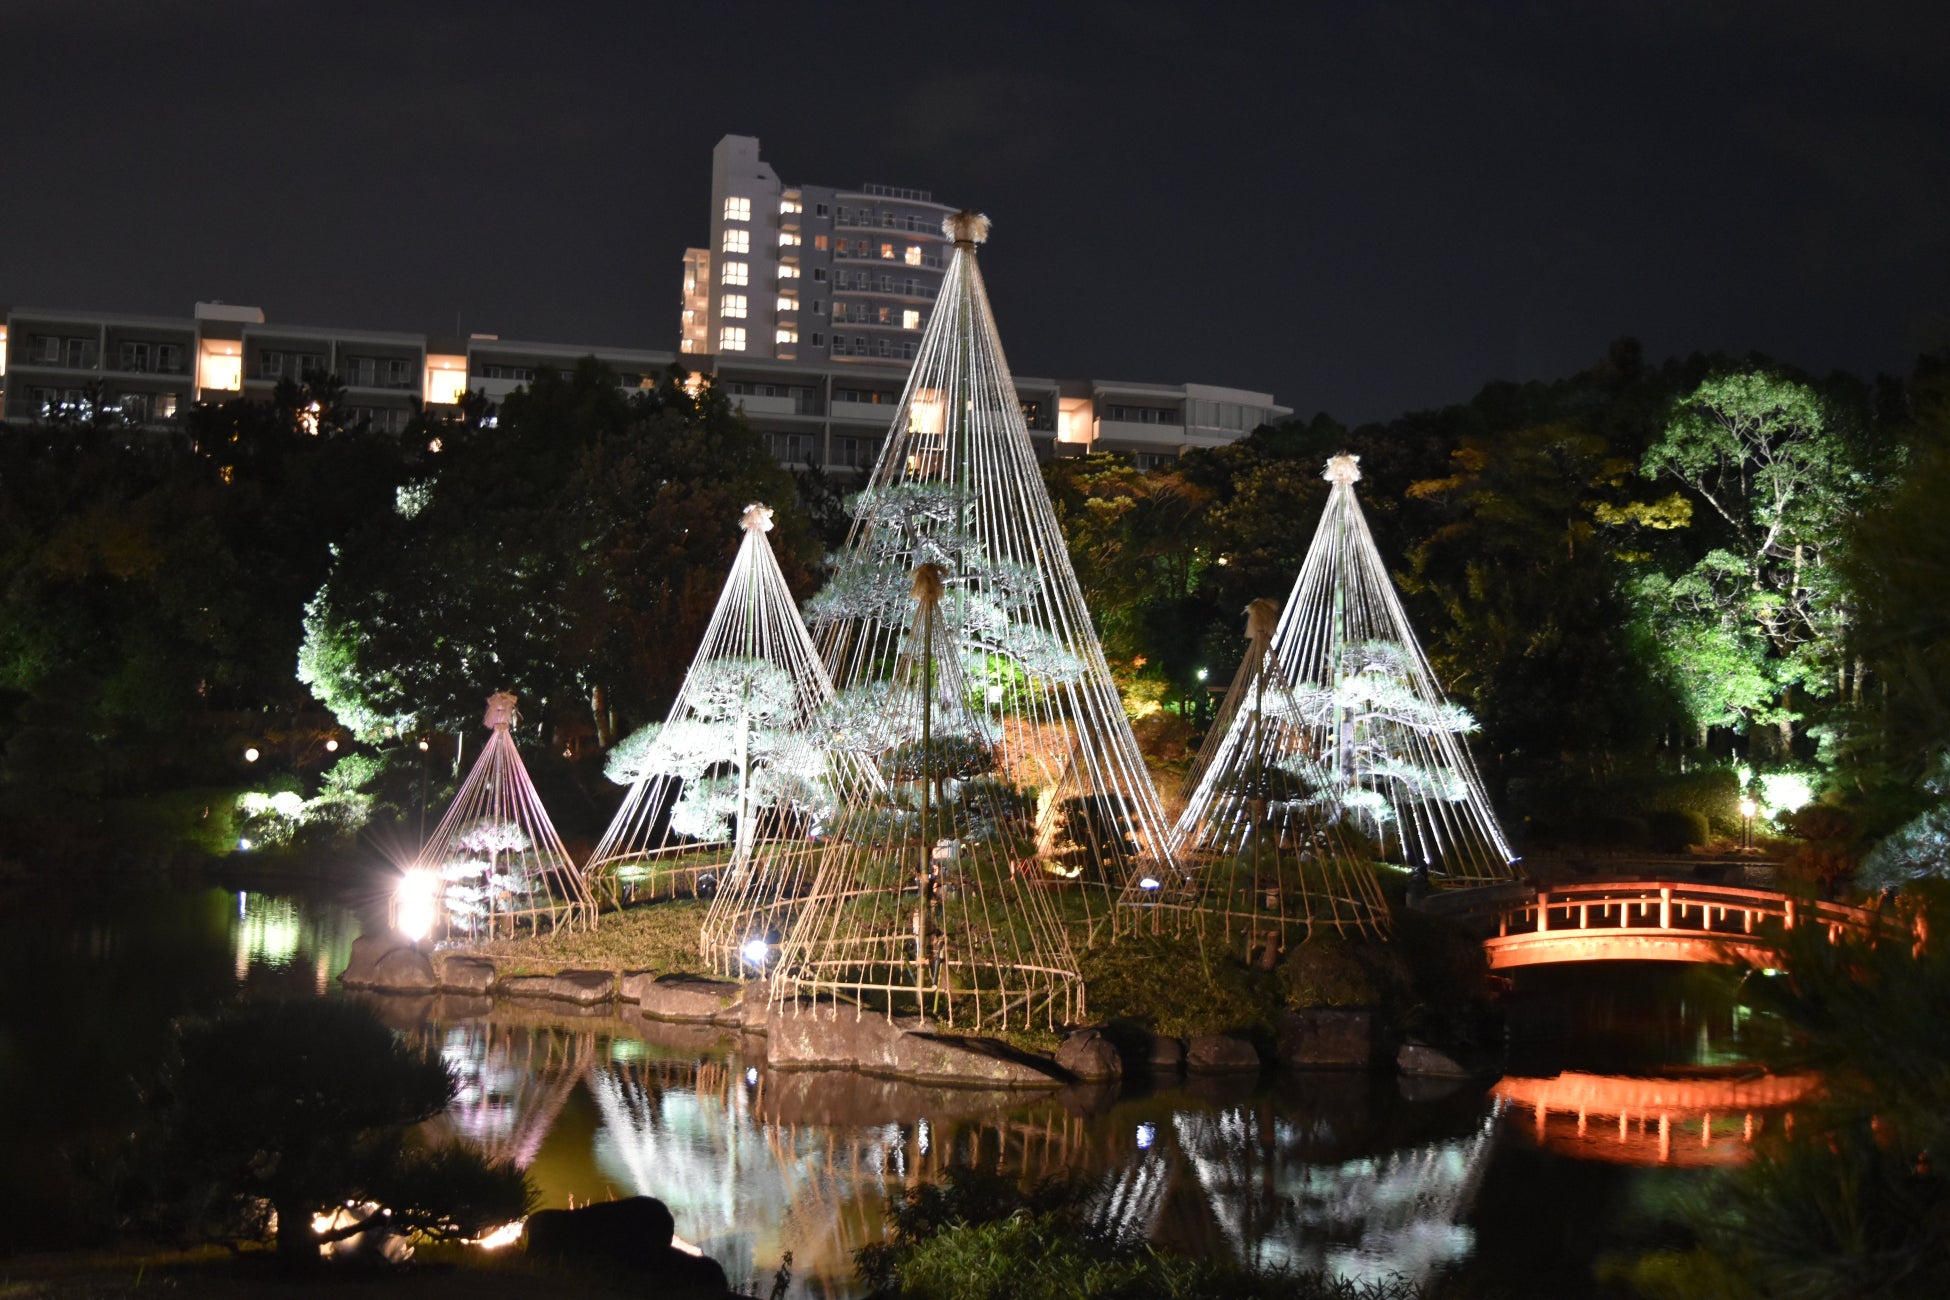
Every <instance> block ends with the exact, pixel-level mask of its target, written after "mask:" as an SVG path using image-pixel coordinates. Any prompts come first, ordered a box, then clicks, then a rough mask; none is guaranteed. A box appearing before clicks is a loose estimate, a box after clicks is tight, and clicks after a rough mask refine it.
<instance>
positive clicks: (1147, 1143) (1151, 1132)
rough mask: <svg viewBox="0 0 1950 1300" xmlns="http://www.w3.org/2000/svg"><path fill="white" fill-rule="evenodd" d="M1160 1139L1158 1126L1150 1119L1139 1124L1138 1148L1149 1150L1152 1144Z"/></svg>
mask: <svg viewBox="0 0 1950 1300" xmlns="http://www.w3.org/2000/svg"><path fill="white" fill-rule="evenodd" d="M1157 1140H1158V1126H1157V1125H1156V1124H1153V1123H1151V1122H1149V1121H1148V1120H1147V1121H1146V1122H1145V1123H1143V1124H1140V1125H1138V1126H1137V1144H1138V1150H1140V1151H1149V1150H1150V1149H1151V1144H1152V1143H1153V1142H1156V1141H1157Z"/></svg>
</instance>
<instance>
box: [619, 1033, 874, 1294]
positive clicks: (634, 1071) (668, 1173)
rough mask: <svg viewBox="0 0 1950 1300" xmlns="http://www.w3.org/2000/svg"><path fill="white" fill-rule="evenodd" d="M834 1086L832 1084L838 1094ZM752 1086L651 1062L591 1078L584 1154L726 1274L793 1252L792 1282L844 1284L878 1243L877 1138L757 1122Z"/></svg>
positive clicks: (743, 1077)
mask: <svg viewBox="0 0 1950 1300" xmlns="http://www.w3.org/2000/svg"><path fill="white" fill-rule="evenodd" d="M842 1086H843V1085H842ZM761 1087H762V1084H761V1077H760V1076H759V1074H758V1072H757V1071H756V1070H741V1069H740V1068H739V1067H738V1066H737V1065H736V1064H735V1063H731V1064H728V1063H727V1062H725V1061H721V1060H718V1061H714V1060H669V1059H663V1060H658V1059H652V1060H644V1061H635V1062H631V1063H629V1064H611V1065H607V1066H605V1067H603V1068H602V1069H599V1070H596V1071H593V1072H592V1073H591V1074H590V1076H589V1091H590V1094H591V1095H592V1096H593V1097H594V1098H595V1100H596V1106H597V1109H598V1110H599V1111H600V1112H601V1114H602V1127H601V1129H600V1130H599V1131H598V1132H597V1135H596V1141H595V1157H596V1162H597V1164H598V1166H599V1167H600V1168H601V1169H602V1170H603V1172H604V1173H605V1174H606V1175H607V1176H609V1177H610V1178H612V1179H614V1180H615V1181H616V1182H617V1183H618V1184H619V1186H622V1187H627V1188H628V1191H629V1193H631V1194H638V1193H640V1194H642V1195H646V1196H655V1197H657V1198H658V1199H659V1200H661V1201H663V1202H664V1203H665V1204H666V1205H668V1206H669V1207H670V1210H671V1213H672V1215H673V1216H674V1217H675V1218H676V1220H677V1231H678V1234H679V1235H680V1236H683V1237H684V1238H685V1239H686V1240H689V1241H692V1242H695V1243H696V1244H697V1245H699V1246H700V1247H701V1248H702V1249H703V1250H704V1251H705V1252H706V1253H707V1254H712V1255H714V1256H716V1257H717V1258H719V1259H720V1260H722V1261H724V1262H725V1263H726V1265H727V1267H731V1268H732V1269H733V1275H734V1277H735V1276H736V1274H737V1267H736V1266H737V1265H738V1264H740V1263H743V1262H745V1261H749V1262H750V1264H751V1266H752V1267H753V1268H754V1269H766V1268H769V1267H771V1266H772V1265H774V1264H776V1263H777V1255H778V1252H779V1251H780V1250H785V1249H789V1250H791V1251H792V1252H793V1255H794V1259H795V1261H796V1268H797V1269H798V1270H799V1272H800V1273H801V1274H802V1275H813V1276H818V1275H825V1276H830V1277H833V1278H835V1279H840V1278H844V1277H846V1276H847V1275H848V1274H849V1272H850V1269H851V1254H850V1252H851V1249H852V1247H853V1246H856V1245H859V1244H861V1243H863V1242H866V1241H872V1240H875V1239H877V1238H878V1237H879V1235H880V1224H881V1223H882V1221H883V1218H884V1207H885V1202H884V1199H882V1198H881V1196H880V1189H881V1188H882V1186H883V1180H884V1179H885V1177H886V1175H887V1171H888V1170H890V1169H891V1168H892V1167H893V1166H894V1165H895V1164H896V1163H898V1160H897V1157H896V1155H895V1154H894V1153H893V1152H891V1151H890V1150H889V1130H894V1134H895V1136H894V1139H893V1140H895V1141H898V1136H897V1133H898V1131H897V1129H895V1126H891V1125H890V1126H887V1128H886V1129H876V1130H871V1131H868V1132H866V1133H858V1134H851V1135H848V1134H844V1133H842V1132H840V1131H837V1130H836V1129H834V1128H831V1127H827V1126H812V1125H794V1124H782V1123H776V1122H774V1123H767V1122H762V1121H761V1120H760V1119H759V1118H758V1116H757V1114H756V1109H757V1108H758V1107H759V1106H760V1105H761V1104H762V1097H761V1092H760V1089H761Z"/></svg>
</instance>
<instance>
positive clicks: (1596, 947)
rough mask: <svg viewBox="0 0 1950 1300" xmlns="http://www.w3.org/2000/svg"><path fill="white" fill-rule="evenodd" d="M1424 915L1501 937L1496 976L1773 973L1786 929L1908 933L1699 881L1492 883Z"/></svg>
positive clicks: (1831, 908)
mask: <svg viewBox="0 0 1950 1300" xmlns="http://www.w3.org/2000/svg"><path fill="white" fill-rule="evenodd" d="M1422 906H1423V908H1424V909H1425V910H1427V911H1430V912H1433V913H1436V914H1439V915H1442V916H1450V917H1454V918H1456V919H1458V920H1461V921H1465V922H1474V923H1476V924H1477V925H1478V926H1480V927H1481V928H1483V929H1484V930H1486V931H1488V930H1494V931H1495V933H1494V935H1493V936H1492V937H1489V938H1485V939H1484V940H1483V948H1484V951H1486V952H1487V953H1488V954H1489V958H1490V969H1492V970H1512V969H1515V968H1516V967H1519V966H1543V965H1548V964H1552V963H1558V962H1586V961H1678V962H1695V963H1700V962H1721V963H1731V962H1745V963H1748V964H1749V965H1753V966H1766V965H1768V964H1769V962H1770V961H1771V960H1773V959H1774V957H1775V955H1776V954H1777V952H1778V950H1779V944H1780V937H1781V934H1782V932H1783V931H1786V930H1793V929H1796V928H1799V927H1802V926H1810V925H1813V926H1820V927H1821V928H1822V929H1823V930H1824V931H1825V932H1826V933H1827V936H1828V939H1829V941H1830V942H1831V943H1832V942H1834V941H1836V940H1837V939H1839V938H1841V937H1842V936H1843V935H1844V934H1852V935H1857V936H1860V937H1864V938H1874V937H1877V936H1884V935H1896V934H1901V935H1905V936H1907V933H1908V932H1907V930H1906V929H1904V928H1902V927H1901V925H1900V924H1899V923H1898V922H1897V920H1896V918H1894V917H1886V916H1884V915H1883V914H1882V913H1881V912H1878V911H1873V910H1871V909H1868V908H1862V907H1851V906H1848V905H1847V904H1844V903H1819V902H1810V901H1809V900H1807V899H1805V898H1796V897H1794V896H1793V895H1791V894H1781V893H1775V892H1774V891H1772V890H1765V889H1745V888H1739V887H1736V886H1732V885H1712V884H1704V883H1700V882H1697V881H1678V880H1645V881H1602V882H1583V881H1580V882H1577V883H1565V884H1553V885H1548V886H1532V885H1495V886H1490V887H1488V888H1484V889H1459V890H1455V891H1453V892H1445V893H1441V894H1437V895H1434V896H1433V897H1431V898H1429V899H1427V900H1426V901H1424V903H1423V904H1422Z"/></svg>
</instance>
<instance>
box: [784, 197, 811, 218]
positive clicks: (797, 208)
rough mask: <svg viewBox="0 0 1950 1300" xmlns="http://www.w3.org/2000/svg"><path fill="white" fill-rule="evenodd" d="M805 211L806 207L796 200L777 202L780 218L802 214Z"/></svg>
mask: <svg viewBox="0 0 1950 1300" xmlns="http://www.w3.org/2000/svg"><path fill="white" fill-rule="evenodd" d="M805 210H806V205H805V204H803V203H801V202H800V201H799V200H798V199H794V198H783V199H780V200H779V215H780V216H790V215H792V214H793V213H795V212H804V211H805Z"/></svg>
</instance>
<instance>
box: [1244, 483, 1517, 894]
mask: <svg viewBox="0 0 1950 1300" xmlns="http://www.w3.org/2000/svg"><path fill="white" fill-rule="evenodd" d="M1359 461H1360V458H1359V457H1358V456H1347V455H1343V456H1336V457H1334V458H1333V459H1331V460H1330V461H1328V464H1327V472H1326V475H1325V477H1326V478H1327V479H1328V480H1329V481H1330V482H1331V483H1332V484H1333V488H1332V490H1331V491H1330V492H1329V493H1328V497H1327V506H1326V509H1325V511H1324V512H1323V513H1322V515H1321V520H1320V527H1319V528H1318V530H1317V531H1316V532H1315V533H1314V538H1313V542H1312V544H1311V545H1310V546H1309V547H1308V548H1307V556H1306V559H1305V560H1304V561H1303V562H1302V564H1301V567H1300V573H1299V576H1298V577H1297V578H1296V579H1295V581H1294V585H1293V591H1292V594H1291V595H1290V596H1289V597H1288V599H1287V603H1286V607H1285V609H1284V610H1283V611H1282V612H1281V615H1280V621H1279V626H1278V628H1277V629H1276V631H1275V632H1274V635H1273V638H1272V642H1271V646H1270V654H1271V656H1272V658H1273V659H1274V660H1275V661H1276V662H1277V663H1278V665H1279V672H1280V676H1281V678H1282V679H1283V681H1284V683H1285V686H1286V688H1287V689H1288V690H1289V691H1290V692H1291V697H1290V700H1288V701H1286V702H1283V705H1282V708H1283V715H1284V716H1283V725H1288V726H1290V727H1291V729H1292V730H1293V731H1294V732H1295V736H1294V740H1293V744H1294V752H1293V753H1291V754H1290V755H1288V756H1287V757H1286V758H1285V759H1284V760H1283V767H1284V769H1285V770H1286V771H1287V773H1288V774H1289V775H1294V776H1298V777H1299V778H1301V782H1300V783H1301V785H1303V786H1304V787H1305V788H1306V789H1307V790H1308V791H1309V795H1308V797H1309V798H1310V799H1312V800H1313V801H1314V805H1315V806H1316V807H1320V808H1323V809H1327V810H1330V811H1332V812H1334V813H1336V814H1337V815H1339V816H1340V817H1342V818H1343V819H1344V820H1345V821H1346V822H1347V823H1348V824H1349V825H1351V826H1352V827H1354V828H1356V829H1358V830H1360V831H1361V832H1362V833H1363V834H1364V835H1365V836H1366V837H1367V838H1368V839H1369V840H1370V841H1371V842H1372V846H1373V847H1374V848H1375V849H1376V850H1378V853H1379V856H1380V857H1381V858H1383V860H1386V861H1391V862H1395V863H1399V864H1400V865H1402V866H1405V867H1409V868H1411V869H1414V870H1426V871H1428V872H1430V873H1431V874H1432V875H1434V876H1436V877H1438V878H1439V879H1440V880H1443V881H1446V882H1448V883H1452V884H1481V883H1487V882H1491V881H1498V880H1507V879H1509V878H1510V877H1511V875H1512V871H1511V863H1512V862H1513V861H1514V860H1515V856H1514V855H1513V854H1512V853H1511V851H1510V846H1509V843H1508V841H1507V840H1506V839H1505V838H1504V835H1503V831H1502V828H1501V826H1499V825H1498V823H1497V819H1496V814H1495V812H1494V811H1493V810H1492V808H1491V807H1490V802H1489V798H1488V796H1487V794H1486V793H1485V792H1484V789H1483V783H1482V779H1481V777H1480V776H1479V775H1478V773H1477V770H1476V765H1475V762H1474V760H1473V759H1472V758H1471V757H1470V753H1469V748H1468V745H1467V743H1466V740H1465V737H1466V736H1467V734H1468V733H1469V732H1471V731H1473V730H1475V727H1476V724H1475V721H1474V720H1473V719H1472V718H1471V717H1470V716H1469V714H1468V713H1466V712H1465V711H1464V710H1463V709H1461V708H1460V707H1458V706H1456V705H1454V704H1452V703H1450V702H1449V701H1448V699H1447V698H1446V696H1445V695H1444V694H1443V691H1442V688H1441V687H1440V685H1438V684H1437V682H1436V679H1435V674H1434V672H1433V671H1431V669H1430V668H1429V663H1428V658H1427V656H1426V655H1425V654H1424V653H1423V651H1422V647H1421V644H1420V643H1419V642H1418V641H1417V640H1416V637H1415V631H1414V629H1413V627H1411V626H1410V624H1409V620H1408V615H1407V612H1406V611H1405V610H1404V609H1403V608H1402V603H1401V597H1400V596H1399V594H1398V593H1397V592H1396V590H1395V585H1394V582H1393V581H1392V580H1391V579H1390V578H1389V576H1388V570H1387V567H1386V565H1384V564H1383V563H1382V560H1381V553H1380V551H1379V550H1378V549H1377V548H1376V546H1375V542H1374V536H1373V534H1372V533H1370V532H1369V530H1368V522H1367V518H1366V517H1365V515H1364V514H1363V513H1362V510H1361V504H1360V501H1359V499H1358V498H1357V497H1356V496H1355V493H1354V484H1355V482H1356V481H1358V480H1359V478H1360V476H1361V471H1360V466H1359Z"/></svg>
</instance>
